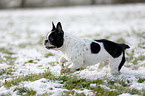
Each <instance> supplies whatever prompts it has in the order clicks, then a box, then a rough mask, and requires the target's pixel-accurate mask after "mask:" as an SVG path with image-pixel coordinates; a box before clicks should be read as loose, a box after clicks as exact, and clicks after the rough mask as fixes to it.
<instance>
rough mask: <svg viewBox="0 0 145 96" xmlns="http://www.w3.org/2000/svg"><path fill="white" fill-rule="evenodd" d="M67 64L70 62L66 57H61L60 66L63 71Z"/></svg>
mask: <svg viewBox="0 0 145 96" xmlns="http://www.w3.org/2000/svg"><path fill="white" fill-rule="evenodd" d="M65 62H68V60H66V59H65V58H64V57H61V58H60V59H59V65H60V67H61V69H62V68H65V66H64V63H65Z"/></svg>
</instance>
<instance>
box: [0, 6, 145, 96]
mask: <svg viewBox="0 0 145 96" xmlns="http://www.w3.org/2000/svg"><path fill="white" fill-rule="evenodd" d="M144 9H145V4H128V5H104V6H103V5H102V6H83V7H61V8H49V9H15V10H0V48H4V49H7V50H10V51H12V52H13V53H14V54H12V56H13V57H16V60H15V62H14V64H8V63H6V62H1V61H0V70H1V69H7V68H9V67H13V68H14V70H15V71H14V72H13V74H12V76H13V77H16V76H21V75H27V74H31V73H42V72H44V71H46V70H50V71H51V72H52V73H53V74H55V75H60V73H59V72H60V66H59V64H57V61H58V59H59V58H60V57H61V56H62V53H60V52H55V51H53V50H47V49H45V48H44V46H43V42H42V41H43V39H44V38H45V35H46V34H47V32H49V31H50V30H51V27H52V26H51V22H52V21H53V22H54V23H57V22H58V21H60V22H62V26H63V29H64V31H65V32H68V33H71V34H73V35H75V36H77V37H81V38H91V39H101V38H107V39H110V40H113V41H118V40H121V39H122V38H123V40H124V42H125V43H127V44H129V45H130V47H131V48H130V49H129V50H127V52H128V53H129V54H132V55H133V58H134V59H135V58H138V57H143V56H144V57H145V51H144V50H145V10H144ZM119 42H120V41H119ZM49 53H53V54H54V56H48V57H47V56H45V55H47V54H49ZM133 53H134V54H133ZM5 55H6V54H5V53H3V52H2V51H0V60H6V58H5ZM126 57H127V60H129V59H130V58H131V57H130V56H128V55H127V56H126ZM51 63H52V64H51ZM128 66H129V67H128ZM136 67H137V68H136ZM96 69H97V65H94V66H91V67H87V68H86V69H84V70H82V71H79V72H75V73H73V74H74V75H75V74H77V76H79V77H80V78H87V79H91V80H95V79H97V78H103V77H104V76H106V77H108V78H115V79H122V78H125V79H128V80H130V81H132V82H133V83H132V85H131V86H130V87H131V88H136V89H138V90H142V89H145V82H142V83H138V82H137V80H138V78H144V77H145V60H144V58H143V60H139V61H138V62H137V64H133V62H126V64H125V66H124V67H123V68H122V70H121V74H120V75H119V76H115V77H114V76H112V75H111V74H110V73H108V69H107V67H105V68H103V70H102V71H100V72H98V71H97V70H96ZM86 73H87V74H86ZM12 76H10V78H8V76H7V74H3V75H2V76H0V95H3V94H8V93H10V94H12V95H13V96H15V95H17V92H16V91H13V90H14V89H15V88H16V87H17V86H18V87H19V86H20V85H23V86H24V87H28V88H31V89H33V90H35V91H36V92H37V94H45V93H49V92H51V93H52V95H53V96H59V95H61V94H62V92H63V91H67V89H64V88H63V85H62V84H60V82H59V81H58V82H57V81H54V82H52V81H49V80H48V79H45V78H42V79H39V80H36V81H33V82H30V81H24V82H21V83H20V85H16V86H12V87H11V88H9V89H7V88H6V87H5V86H4V85H3V83H4V82H5V80H11V77H12ZM90 86H92V87H93V86H96V85H95V84H91V85H90ZM101 86H103V85H101ZM103 87H105V88H108V87H106V86H103ZM75 92H77V93H81V92H83V93H84V94H86V95H88V94H89V95H90V94H92V95H93V93H92V92H91V91H90V90H87V89H84V90H83V91H82V90H75ZM120 96H131V94H129V93H123V94H120Z"/></svg>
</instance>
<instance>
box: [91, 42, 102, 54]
mask: <svg viewBox="0 0 145 96" xmlns="http://www.w3.org/2000/svg"><path fill="white" fill-rule="evenodd" d="M100 49H101V47H100V45H99V44H98V43H96V42H92V43H91V52H92V53H94V54H97V53H99V51H100Z"/></svg>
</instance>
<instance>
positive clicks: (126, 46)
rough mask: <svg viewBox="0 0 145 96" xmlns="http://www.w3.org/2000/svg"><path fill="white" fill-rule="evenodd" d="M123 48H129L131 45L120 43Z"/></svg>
mask: <svg viewBox="0 0 145 96" xmlns="http://www.w3.org/2000/svg"><path fill="white" fill-rule="evenodd" d="M120 46H121V47H122V49H123V50H126V49H129V48H130V47H129V46H128V45H126V44H120Z"/></svg>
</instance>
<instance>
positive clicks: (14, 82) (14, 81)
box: [3, 71, 55, 88]
mask: <svg viewBox="0 0 145 96" xmlns="http://www.w3.org/2000/svg"><path fill="white" fill-rule="evenodd" d="M41 78H46V79H50V80H52V79H55V76H54V75H53V74H52V73H51V72H49V71H47V72H44V73H39V74H28V75H25V76H19V77H16V78H13V79H12V80H10V81H7V82H5V83H3V85H4V86H5V87H7V88H10V87H11V86H14V85H18V84H19V83H20V82H23V81H35V80H39V79H41Z"/></svg>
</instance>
